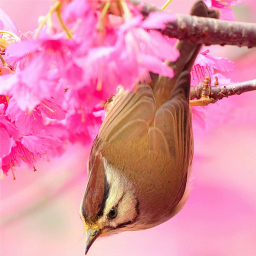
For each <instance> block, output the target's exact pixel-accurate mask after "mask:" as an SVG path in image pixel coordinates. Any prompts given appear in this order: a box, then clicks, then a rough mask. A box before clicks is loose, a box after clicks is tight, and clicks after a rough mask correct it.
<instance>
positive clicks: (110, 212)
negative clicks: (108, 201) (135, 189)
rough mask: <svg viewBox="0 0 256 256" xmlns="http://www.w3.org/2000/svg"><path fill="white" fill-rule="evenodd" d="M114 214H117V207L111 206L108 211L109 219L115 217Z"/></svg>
mask: <svg viewBox="0 0 256 256" xmlns="http://www.w3.org/2000/svg"><path fill="white" fill-rule="evenodd" d="M116 216H117V209H116V207H113V208H112V209H111V210H110V211H109V213H108V218H109V219H111V220H113V219H115V218H116Z"/></svg>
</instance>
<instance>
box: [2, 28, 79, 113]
mask: <svg viewBox="0 0 256 256" xmlns="http://www.w3.org/2000/svg"><path fill="white" fill-rule="evenodd" d="M41 34H42V33H41ZM41 34H40V35H41ZM75 49H76V46H75V44H73V43H72V42H71V41H69V40H65V39H62V36H60V35H58V36H53V37H49V36H48V35H46V34H43V35H42V36H41V37H40V38H39V39H36V40H27V41H22V42H21V43H18V44H14V45H10V47H8V49H7V54H8V56H10V57H11V58H13V59H16V60H20V59H21V60H23V61H24V60H25V62H24V63H22V62H20V63H19V65H18V67H17V69H16V72H15V74H13V75H9V76H5V77H2V78H1V80H2V81H0V82H2V85H1V87H0V93H1V94H8V95H10V96H12V95H13V96H14V98H15V99H16V101H17V103H18V105H19V106H20V108H21V109H23V110H25V109H26V108H28V109H29V110H33V108H34V107H35V106H36V105H38V104H39V103H40V102H41V101H42V100H44V99H46V98H49V97H51V96H53V92H54V89H55V88H56V80H57V81H58V80H59V79H64V80H65V81H66V83H67V84H71V85H72V86H74V87H75V86H79V85H80V83H81V75H82V73H81V72H82V70H81V69H80V68H79V67H78V66H77V65H76V64H75V63H74V62H73V60H72V58H73V57H72V55H71V51H74V50H75ZM27 54H29V56H28V55H27ZM54 72H55V73H56V74H55V78H54V79H55V80H54V79H53V76H52V74H53V73H54ZM56 78H57V79H56ZM35 84H36V85H37V86H35ZM63 89H64V88H62V90H63Z"/></svg>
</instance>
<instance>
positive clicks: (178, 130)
mask: <svg viewBox="0 0 256 256" xmlns="http://www.w3.org/2000/svg"><path fill="white" fill-rule="evenodd" d="M189 88H190V75H189V72H187V71H185V72H182V73H181V75H180V76H179V77H178V79H177V81H176V85H175V87H174V89H173V92H172V96H171V99H170V100H169V101H167V102H166V103H164V104H163V105H162V106H161V107H160V108H159V109H158V110H157V111H156V114H155V118H154V122H153V126H152V127H151V128H150V130H149V147H150V149H151V150H152V151H154V152H159V151H162V152H164V155H165V154H167V155H169V157H170V158H169V162H170V169H169V170H168V171H169V172H170V174H171V176H172V178H171V180H173V181H174V180H175V182H172V183H173V185H172V186H173V187H170V192H171V191H173V195H175V196H174V198H173V202H172V206H173V207H175V205H177V204H178V203H179V201H180V200H181V198H182V196H183V193H184V190H185V187H186V183H187V177H188V175H189V174H188V170H189V166H190V164H191V158H192V155H193V154H192V155H191V152H192V151H191V150H192V148H193V145H192V144H191V141H193V140H191V138H192V132H191V113H190V108H189ZM166 152H167V153H166ZM166 177H167V175H162V176H161V177H160V176H159V179H158V181H157V182H159V185H160V184H164V180H161V179H166Z"/></svg>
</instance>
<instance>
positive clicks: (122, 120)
mask: <svg viewBox="0 0 256 256" xmlns="http://www.w3.org/2000/svg"><path fill="white" fill-rule="evenodd" d="M154 103H155V100H154V95H153V92H152V89H151V87H150V86H149V85H138V87H137V90H136V93H135V92H129V91H125V92H123V93H121V95H119V96H118V99H117V100H115V102H114V104H112V106H111V107H110V109H109V110H108V112H107V115H106V118H105V120H104V121H103V123H102V125H101V128H100V131H99V134H98V135H97V137H96V139H95V141H94V143H93V147H92V150H91V154H90V159H89V168H88V169H89V173H90V172H91V171H92V170H93V166H94V158H95V154H97V152H100V151H102V150H106V148H108V150H111V149H113V148H118V149H119V150H118V153H116V152H115V153H113V154H114V155H116V154H118V155H120V153H124V152H122V151H125V150H126V149H125V145H126V144H127V143H128V142H131V141H132V140H134V138H137V137H139V136H140V135H145V134H147V132H148V129H149V124H150V122H152V120H153V118H154V111H155V110H154ZM110 142H111V147H109V146H108V145H109V144H110ZM117 144H118V145H117ZM113 157H114V156H113Z"/></svg>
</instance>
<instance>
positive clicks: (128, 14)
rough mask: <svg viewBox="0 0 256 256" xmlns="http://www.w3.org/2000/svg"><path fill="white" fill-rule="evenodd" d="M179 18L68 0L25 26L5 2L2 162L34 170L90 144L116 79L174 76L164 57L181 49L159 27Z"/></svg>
mask: <svg viewBox="0 0 256 256" xmlns="http://www.w3.org/2000/svg"><path fill="white" fill-rule="evenodd" d="M54 15H55V17H53V16H54ZM53 18H55V20H56V18H57V21H58V23H56V22H53V20H54V19H53ZM172 19H174V16H172V15H171V14H168V13H164V14H163V13H162V14H159V13H152V14H151V15H150V16H149V17H148V18H147V19H144V18H143V16H142V15H141V14H140V12H139V10H138V8H137V7H134V6H133V5H131V4H130V3H129V2H128V1H124V0H118V1H111V2H110V1H104V0H95V1H90V0H72V1H65V0H62V1H56V2H55V3H54V5H53V6H52V8H51V10H50V11H49V13H48V14H47V15H46V16H45V17H43V18H41V20H40V23H39V27H38V28H37V29H36V30H35V31H29V32H26V33H19V32H18V29H17V28H16V26H15V24H14V23H13V22H12V20H11V19H10V18H9V16H8V15H7V14H5V13H4V11H3V10H1V9H0V54H1V55H0V58H1V61H0V141H1V145H0V169H2V170H3V172H4V173H5V174H7V172H8V171H9V170H12V171H13V170H14V168H15V167H16V166H19V165H20V163H21V162H22V161H23V162H26V163H28V164H29V165H31V166H32V167H33V168H34V169H35V167H34V163H35V161H36V160H37V159H38V158H41V157H43V156H45V155H47V158H49V157H51V156H55V155H57V156H58V155H60V154H61V153H62V152H63V151H64V150H65V146H66V144H67V143H75V142H77V141H78V142H81V143H83V144H87V143H90V142H91V141H92V139H93V138H94V137H95V135H96V134H97V131H98V129H99V126H100V124H101V122H102V118H104V110H103V108H102V101H104V100H107V99H108V98H109V97H110V96H111V95H113V94H114V93H115V91H116V88H117V86H119V85H122V86H123V87H124V88H125V89H131V88H132V86H133V85H134V84H135V83H136V82H137V81H138V80H139V79H141V78H145V77H147V74H148V72H149V71H151V72H154V73H157V74H161V75H164V76H168V77H172V76H173V70H172V69H171V68H170V67H168V66H167V65H166V64H164V61H166V60H168V61H175V60H176V59H177V57H178V56H179V52H178V51H177V50H176V49H174V48H173V45H171V44H170V43H169V42H168V40H166V38H165V37H163V36H162V35H161V34H160V32H157V31H156V30H155V29H164V28H165V23H166V22H168V21H171V20H172Z"/></svg>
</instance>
